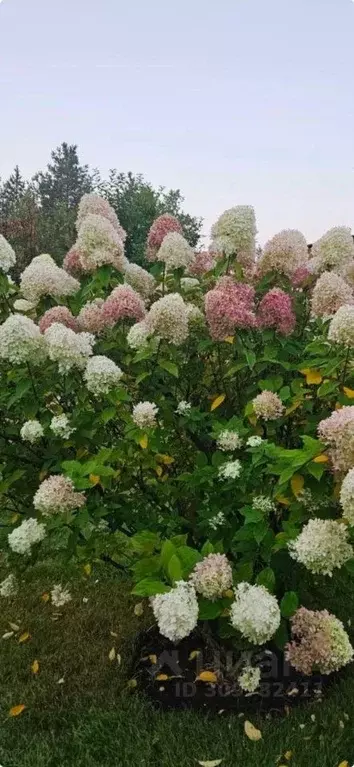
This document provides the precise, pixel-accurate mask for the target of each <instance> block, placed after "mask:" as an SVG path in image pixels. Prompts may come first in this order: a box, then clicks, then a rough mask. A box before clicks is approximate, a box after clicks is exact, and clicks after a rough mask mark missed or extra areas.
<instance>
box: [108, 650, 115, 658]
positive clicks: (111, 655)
mask: <svg viewBox="0 0 354 767" xmlns="http://www.w3.org/2000/svg"><path fill="white" fill-rule="evenodd" d="M115 657H116V651H115V648H114V647H112V649H111V650H110V651H109V653H108V658H109V660H110V661H112V660H114V659H115Z"/></svg>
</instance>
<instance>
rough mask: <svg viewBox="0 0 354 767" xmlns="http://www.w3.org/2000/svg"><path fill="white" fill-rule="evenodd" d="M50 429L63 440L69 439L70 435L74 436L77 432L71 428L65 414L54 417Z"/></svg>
mask: <svg viewBox="0 0 354 767" xmlns="http://www.w3.org/2000/svg"><path fill="white" fill-rule="evenodd" d="M50 428H51V430H52V432H53V434H55V436H56V437H61V438H62V439H69V437H70V434H73V432H74V431H75V429H74V428H73V427H72V426H70V420H69V418H68V416H67V415H65V413H61V415H54V416H53V418H52V420H51V422H50Z"/></svg>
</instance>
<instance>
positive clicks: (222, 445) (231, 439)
mask: <svg viewBox="0 0 354 767" xmlns="http://www.w3.org/2000/svg"><path fill="white" fill-rule="evenodd" d="M216 444H217V446H218V448H219V449H220V450H224V451H225V452H232V451H233V450H237V449H238V448H239V447H241V445H242V439H241V437H240V435H239V434H238V433H237V431H231V430H229V429H224V431H221V432H220V434H219V436H218V438H217V440H216Z"/></svg>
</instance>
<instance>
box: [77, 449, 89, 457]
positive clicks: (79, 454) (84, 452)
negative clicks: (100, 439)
mask: <svg viewBox="0 0 354 767" xmlns="http://www.w3.org/2000/svg"><path fill="white" fill-rule="evenodd" d="M84 455H87V450H86V447H79V448H78V450H77V451H76V458H83V457H84Z"/></svg>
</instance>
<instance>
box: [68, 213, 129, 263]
mask: <svg viewBox="0 0 354 767" xmlns="http://www.w3.org/2000/svg"><path fill="white" fill-rule="evenodd" d="M75 248H76V249H77V250H78V252H79V255H80V264H81V266H82V268H83V270H84V271H86V272H93V271H95V269H97V268H98V267H100V266H103V264H112V266H114V267H115V268H116V269H117V270H118V271H119V272H124V271H125V269H126V267H127V265H128V261H127V259H126V257H125V255H124V244H123V240H122V238H121V237H120V235H119V234H118V232H117V230H116V229H115V228H114V226H112V224H111V223H110V221H109V220H108V219H107V218H105V217H104V216H100V215H96V214H95V213H89V214H88V215H87V216H85V218H84V219H83V221H82V224H81V225H80V229H79V231H78V237H77V240H76V243H75Z"/></svg>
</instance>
